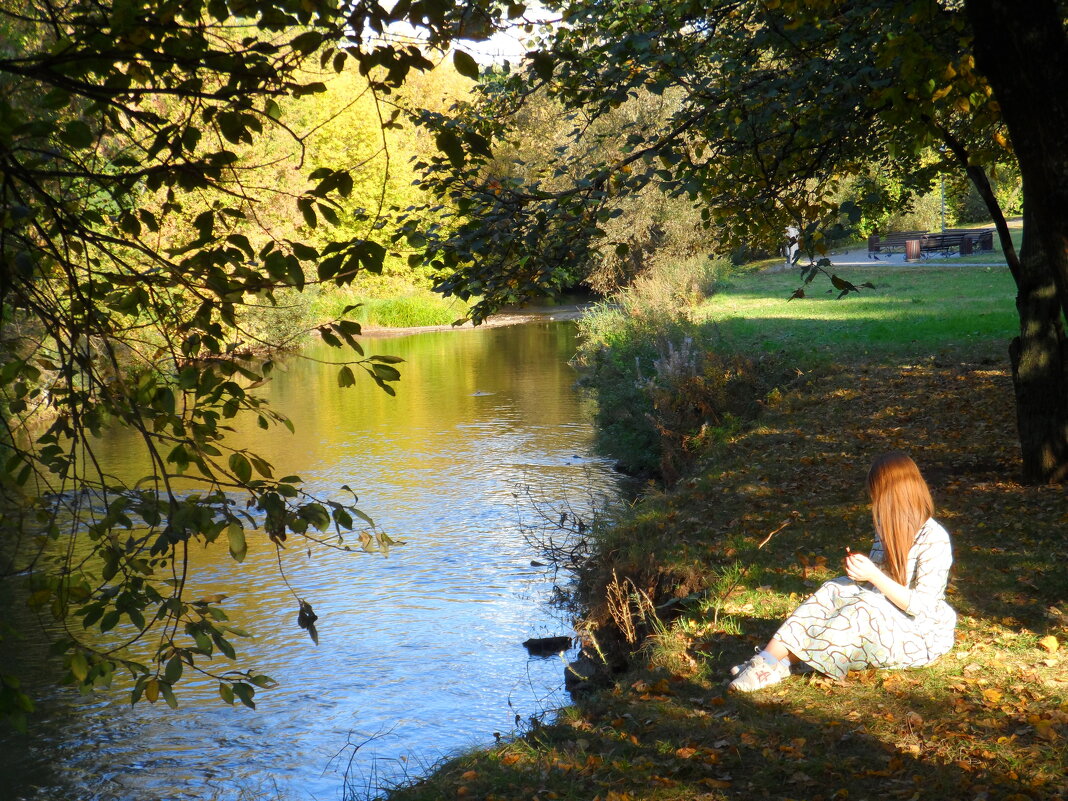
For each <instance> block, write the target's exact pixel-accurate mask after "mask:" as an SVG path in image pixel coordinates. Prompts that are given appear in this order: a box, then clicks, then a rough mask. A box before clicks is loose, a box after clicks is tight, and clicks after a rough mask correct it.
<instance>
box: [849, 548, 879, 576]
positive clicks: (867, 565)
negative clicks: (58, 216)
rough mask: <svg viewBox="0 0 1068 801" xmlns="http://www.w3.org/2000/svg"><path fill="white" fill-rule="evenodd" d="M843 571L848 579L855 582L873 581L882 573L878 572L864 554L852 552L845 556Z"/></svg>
mask: <svg viewBox="0 0 1068 801" xmlns="http://www.w3.org/2000/svg"><path fill="white" fill-rule="evenodd" d="M845 571H846V575H847V576H849V578H851V579H853V581H857V582H860V581H874V580H875V578H876V577H878V576H881V575H882V571H881V570H879V568H878V567H877V566H876V564H875V562H873V561H872V560H871V559H869V558H868V557H866V556H865V555H864V554H862V553H855V552H853V551H850V552H849V553H848V554H847V555H846V559H845Z"/></svg>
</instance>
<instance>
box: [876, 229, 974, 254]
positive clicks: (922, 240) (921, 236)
mask: <svg viewBox="0 0 1068 801" xmlns="http://www.w3.org/2000/svg"><path fill="white" fill-rule="evenodd" d="M910 243H911V244H910ZM993 249H994V231H993V230H992V229H990V228H948V229H946V230H945V231H942V232H940V233H939V232H929V231H899V232H897V233H892V234H886V235H885V236H882V237H880V236H879V235H878V234H872V235H871V236H869V237H868V257H869V258H872V259H877V258H879V257H878V256H877V255H876V254H877V253H885V254H890V253H893V252H895V251H898V250H900V251H903V252H904V253H905V257H906V258H907V259H919V258H928V257H929V256H930V254H932V253H941V254H942V255H943V256H949V255H950V254H951V253H953V252H957V253H960V254H961V255H962V256H967V255H968V254H970V253H973V252H975V251H990V250H993Z"/></svg>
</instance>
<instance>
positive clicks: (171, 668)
mask: <svg viewBox="0 0 1068 801" xmlns="http://www.w3.org/2000/svg"><path fill="white" fill-rule="evenodd" d="M183 668H184V665H183V664H182V658H181V657H180V656H178V655H177V654H176V655H174V656H172V657H171V658H170V660H168V662H167V669H166V670H164V671H163V680H164V681H165V682H167V684H168V685H170V684H175V683H177V681H178V680H179V679H180V678H182V670H183Z"/></svg>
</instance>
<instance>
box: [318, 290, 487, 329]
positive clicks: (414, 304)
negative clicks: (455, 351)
mask: <svg viewBox="0 0 1068 801" xmlns="http://www.w3.org/2000/svg"><path fill="white" fill-rule="evenodd" d="M375 295H379V296H375ZM382 295H385V296H382ZM349 306H356V308H355V309H352V310H350V311H349V312H348V313H346V314H345V317H346V319H349V320H354V321H356V322H358V323H360V324H361V325H363V326H365V327H367V328H419V327H426V326H441V325H451V324H452V323H454V322H455V321H456V320H458V319H461V318H463V317H465V316H466V315H467V310H468V305H467V304H466V303H464V302H463V301H461V300H459V299H458V298H443V297H442V296H441V295H438V294H436V293H434V292H431V291H430V290H429V289H424V288H419V287H406V288H403V289H397V290H396V294H393V293H388V292H387V293H381V292H378V293H375V294H369V293H367V292H362V291H360V290H358V289H337V290H330V291H324V292H322V293H320V294H319V295H318V296H317V297H316V299H315V303H314V307H313V313H312V317H313V319H316V320H319V321H326V320H332V319H336V318H337V317H340V316H341V315H342V313H343V312H344V310H345V309H346V308H347V307H349Z"/></svg>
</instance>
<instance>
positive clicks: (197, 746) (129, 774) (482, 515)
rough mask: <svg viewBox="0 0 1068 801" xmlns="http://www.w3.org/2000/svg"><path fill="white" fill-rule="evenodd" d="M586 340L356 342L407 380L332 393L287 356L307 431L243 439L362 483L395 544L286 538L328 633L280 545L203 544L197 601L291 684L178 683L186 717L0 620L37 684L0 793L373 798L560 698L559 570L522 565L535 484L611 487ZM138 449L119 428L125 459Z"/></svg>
mask: <svg viewBox="0 0 1068 801" xmlns="http://www.w3.org/2000/svg"><path fill="white" fill-rule="evenodd" d="M574 337H575V333H574V326H573V324H571V323H560V322H534V323H528V324H524V325H517V326H510V327H502V328H491V329H479V330H474V331H470V330H464V331H447V332H434V333H420V334H414V335H410V336H403V337H389V338H380V339H376V338H373V337H365V338H363V339H362V340H361V342H362V344H363V345H364V347H365V348H366V349H367V351H368V353H383V354H391V355H395V356H400V357H402V358H404V359H405V360H406V361H405V363H404V364H403V365H400V366H401V367H402V368H403V378H402V380H401V381H400V383H399V384H398V385H397V390H398V393H397V397H396V398H391V397H389V396H387V395H386V394H385V393H383V392H382V391H381V390H378V389H377V388H376V387H374V386H373V384H371V382H370V381H361V382H359V383H358V384H357V386H356V387H351V388H348V389H339V388H338V387H337V381H336V368H330V367H326V366H323V365H321V364H318V363H317V362H315V361H312V360H306V359H289V360H287V362H286V364H285V369H284V370H280V371H279V372H278V373H277V374H276V378H275V379H274V380H273V381H272V382H271V383H270V384H268V385H267V386H266V387H265V388H264V390H263V391H262V392H263V393H264V394H266V395H267V396H268V397H269V398H270V399H271V402H272V404H273V405H274V407H275V408H277V409H278V410H280V411H282V412H284V413H286V414H288V415H290V416H291V417H292V418H293V420H294V421H295V423H296V426H297V432H296V434H295V435H290V434H289V433H288V432H287V431H286V430H285V429H282V428H278V429H272V430H271V431H270V432H259V433H251V432H250V433H239V434H237V435H236V436H237V437H238V438H239V440H240V441H241V442H242V444H248V445H249V446H250V447H253V448H254V449H256V450H258V451H259V452H261V453H262V454H263V455H265V456H266V457H268V458H269V459H270V460H272V461H273V462H274V463H275V464H276V465H278V467H279V470H280V474H281V473H296V474H299V475H300V476H301V477H302V478H303V479H304V480H305V481H306V482H307V484H308V485H309V486H310V487H311V488H312V489H314V490H318V491H321V492H325V493H328V494H329V493H331V492H334V493H337V488H338V487H339V486H340V485H342V484H348V485H350V486H352V487H353V489H354V490H356V491H357V492H358V493H359V495H360V504H359V505H360V508H361V509H362V510H363V511H365V512H367V513H368V514H370V515H371V516H372V517H374V518H375V521H376V523H377V524H378V525H379V526H380V527H381V528H382V529H383V530H384V531H385V532H386V533H388V534H389V535H390V537H392V538H393V539H394V540H401V541H404V542H405V544H404V545H403V546H400V547H397V548H395V549H392V550H391V552H390V553H389V555H388V557H383V556H381V555H368V554H352V553H339V552H332V551H325V550H320V551H317V552H312V553H310V554H309V553H307V552H305V551H304V550H303V549H297V548H289V549H287V550H286V551H285V552H284V554H283V563H284V565H285V572H286V577H287V579H288V581H289V583H290V584H291V585H292V586H293V587H294V588H296V589H297V590H298V591H299V593H300V594H301V596H302V597H305V598H307V599H308V600H309V601H310V602H311V603H313V605H314V607H315V610H316V612H317V613H318V614H319V615H320V619H319V621H318V624H317V626H318V630H319V636H320V644H319V645H318V646H315V645H314V644H313V643H312V642H311V640H310V639H309V638H308V637H307V636H306V634H305V633H304V632H302V631H301V630H300V629H299V628H298V627H297V626H296V612H297V608H296V602H295V600H294V597H293V595H292V594H291V593H290V592H289V590H288V589H287V587H286V586H285V584H284V582H283V581H282V579H281V578H280V576H279V572H278V569H277V564H276V562H275V554H274V553H273V549H271V548H269V547H263V545H262V544H261V545H258V546H250V549H249V554H248V557H247V559H246V561H245V563H244V564H243V565H237V564H236V563H234V562H233V561H232V560H231V559H230V558H229V556H228V554H227V552H226V549H225V547H218V548H211V549H206V550H200V551H197V552H196V553H195V554H194V556H193V564H194V566H195V575H196V577H197V579H196V585H195V586H194V587H193V588H192V590H191V594H190V596H189V597H194V595H193V594H194V593H201V592H203V593H210V592H225V593H227V594H228V595H229V598H228V600H227V602H226V608H227V609H228V611H229V612H230V613H231V616H232V618H233V619H234V622H235V623H236V624H237V625H240V626H242V627H244V628H246V629H248V630H250V631H251V632H252V633H253V634H254V639H253V640H251V641H247V640H239V641H237V645H238V649H239V652H240V654H241V655H242V657H243V658H245V659H247V660H248V661H250V662H252V663H253V664H255V665H256V666H257V668H258V669H260V670H262V671H263V672H266V673H268V674H270V675H272V676H273V677H274V678H276V679H277V680H278V681H279V682H280V684H279V686H278V687H277V688H275V689H272V690H263V691H260V692H259V693H258V694H257V706H258V708H257V710H255V711H252V710H249V709H246V708H244V707H242V706H241V705H240V704H238V705H236V706H234V707H229V706H226V705H225V704H223V703H222V702H221V701H220V700H219V698H218V695H217V687H216V685H215V683H214V682H203V683H200V684H198V683H197V682H196V681H189V682H184V683H183V684H184V686H182V687H181V688H180V692H179V702H180V706H179V708H178V709H177V710H174V711H172V710H171V709H169V708H167V707H166V706H165V705H164V704H163V703H162V702H160V703H157V704H156V705H154V706H153V705H149V704H147V703H144V702H142V703H140V704H138V705H136V706H134V707H131V706H130V705H129V703H128V701H127V699H128V688H122V689H121V690H120V689H119V688H116V689H115V690H114V691H112V692H104V693H98V694H95V695H92V696H80V695H78V694H77V693H75V692H72V691H68V690H66V689H65V688H55V687H53V686H51V685H48V684H44V683H41V682H40V679H39V677H40V676H41V674H42V673H44V672H45V668H47V667H48V665H47V664H46V663H47V662H48V658H47V657H46V656H45V655H44V650H45V649H44V645H43V643H41V642H36V641H34V640H32V639H31V640H30V641H28V642H26V641H23V642H21V643H14V642H13V641H12V640H11V638H5V639H4V640H3V642H0V649H6V653H0V656H2V657H3V659H4V661H5V665H6V666H8V667H10V666H11V665H12V664H13V663H14V664H16V665H18V667H19V669H20V672H22V673H23V674H24V675H25V676H26V677H27V681H28V682H29V686H30V688H31V689H32V690H33V691H34V692H35V693H36V694H37V695H38V697H39V698H40V701H39V711H38V714H37V715H35V716H34V718H33V719H32V720H31V724H30V731H29V734H27V735H22V734H17V733H12V732H11V731H10V730H9V729H3V730H0V798H3V799H18V801H42V800H43V799H57V800H58V799H79V800H80V801H133V800H134V799H137V800H138V801H153V800H155V799H159V800H160V801H162V800H163V799H218V800H219V801H229V800H230V799H235V800H237V799H242V800H245V799H261V798H262V799H279V800H281V799H286V800H287V801H289V800H291V799H292V800H293V801H299V800H302V799H317V800H319V801H323V800H325V799H339V798H346V797H347V798H368V797H374V796H375V795H377V794H378V793H379V790H380V788H381V787H384V786H388V785H390V784H391V783H394V782H398V781H403V780H404V779H405V777H408V778H413V777H418V776H419V775H421V774H423V773H425V772H426V771H427V770H428V769H429V768H430V766H431V765H432V764H433V763H435V762H436V761H438V760H440V759H441V758H442V757H444V756H446V755H449V754H452V753H455V752H457V751H458V750H462V749H465V748H470V747H475V746H479V745H485V744H488V743H492V742H493V741H494V738H495V736H496V735H498V734H499V735H501V736H505V737H507V736H509V735H510V734H512V733H514V732H515V731H516V730H517V720H518V721H520V722H521V723H522V722H523V721H527V720H529V719H530V717H531V716H537V715H540V714H543V713H547V712H551V710H553V709H555V708H558V707H560V706H561V705H563V704H566V703H567V697H566V694H565V693H564V690H563V687H562V685H563V666H564V665H563V661H562V658H561V657H559V656H557V657H551V658H535V657H530V656H528V654H527V653H526V651H525V649H524V648H523V646H522V645H521V643H522V642H523V641H524V640H525V639H527V638H528V637H537V636H547V635H555V634H561V633H569V629H568V625H567V622H566V621H564V620H561V619H559V618H558V617H557V616H556V614H555V613H554V612H553V611H552V610H551V609H550V608H549V607H548V606H547V604H546V603H545V601H546V598H547V596H548V594H549V592H550V590H551V586H552V578H551V575H550V574H549V573H547V570H546V568H544V567H540V566H537V565H536V564H535V565H532V561H534V560H537V559H538V557H539V554H538V553H537V551H536V549H535V548H533V547H532V546H531V544H530V543H528V542H527V540H526V539H525V537H524V534H523V528H524V527H523V525H521V521H523V520H524V519H528V520H529V519H532V515H533V509H532V507H531V505H530V502H531V498H532V499H533V500H535V501H537V502H538V503H539V504H544V505H546V506H548V507H551V508H553V509H557V508H560V506H561V504H564V503H570V504H572V505H573V506H574V507H575V508H578V509H586V508H587V507H588V505H589V504H590V503H591V499H594V500H593V501H592V502H593V503H595V504H596V503H600V502H602V500H603V499H606V498H613V497H615V495H616V494H617V492H618V490H619V487H618V486H617V478H616V476H615V474H614V473H613V472H612V470H611V466H610V464H609V463H607V462H606V461H605V460H603V459H600V458H597V457H596V456H594V455H592V454H591V448H592V423H591V412H592V410H591V409H590V407H589V401H586V400H584V399H583V398H582V397H580V395H579V394H578V392H577V391H576V390H575V387H574V382H575V379H576V375H575V373H574V371H573V370H572V368H571V367H569V366H568V364H567V361H568V359H569V358H570V357H571V355H572V354H573V353H574V346H575V340H574ZM337 353H338V352H337V351H331V350H330V349H329V348H327V347H326V346H315V347H314V348H310V349H309V350H308V351H307V352H306V353H305V355H307V356H311V357H314V358H315V359H329V358H332V357H335V356H336V354H337ZM130 450H131V449H130V448H129V446H128V443H125V442H124V441H123V440H122V438H121V437H112V438H110V439H109V440H108V441H107V443H106V451H108V452H109V453H108V454H107V455H108V456H109V458H110V459H111V460H113V461H114V462H115V463H117V464H119V465H120V469H121V465H122V461H123V459H126V458H131V457H129V456H128V452H130ZM133 462H134V463H131V464H129V465H127V466H126V468H125V470H126V472H127V474H128V475H134V474H136V473H137V471H138V470H139V469H141V468H140V465H138V464H136V459H133ZM524 487H527V488H529V495H530V497H528V493H527V490H525V489H523V488H524ZM517 495H518V497H517ZM338 497H340V496H338ZM224 539H225V538H224ZM53 669H54V668H53ZM188 676H189V673H188V672H187V677H188ZM520 725H521V724H520Z"/></svg>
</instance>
